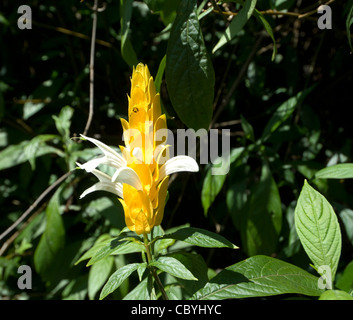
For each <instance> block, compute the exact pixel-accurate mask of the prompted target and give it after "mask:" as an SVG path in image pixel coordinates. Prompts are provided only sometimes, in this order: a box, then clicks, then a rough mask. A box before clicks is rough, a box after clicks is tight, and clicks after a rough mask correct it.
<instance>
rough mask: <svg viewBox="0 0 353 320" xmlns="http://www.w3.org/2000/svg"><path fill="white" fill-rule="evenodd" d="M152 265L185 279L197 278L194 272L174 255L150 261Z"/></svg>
mask: <svg viewBox="0 0 353 320" xmlns="http://www.w3.org/2000/svg"><path fill="white" fill-rule="evenodd" d="M150 266H151V267H152V266H153V267H156V268H157V269H159V270H162V271H164V272H167V273H169V274H171V275H172V276H174V277H177V278H181V279H185V280H197V278H195V277H194V276H193V274H192V273H191V272H190V271H189V270H188V269H187V268H186V267H185V266H184V265H183V264H182V263H181V262H180V261H179V260H177V259H175V258H173V257H166V256H161V257H159V258H158V259H157V260H156V261H153V262H151V263H150Z"/></svg>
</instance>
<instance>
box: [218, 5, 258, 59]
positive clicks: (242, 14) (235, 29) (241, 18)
mask: <svg viewBox="0 0 353 320" xmlns="http://www.w3.org/2000/svg"><path fill="white" fill-rule="evenodd" d="M256 2H257V0H246V2H245V4H244V7H243V8H242V9H241V10H240V11H239V13H238V14H237V15H236V16H235V17H234V18H233V20H232V22H231V23H230V25H229V26H228V28H227V29H226V31H225V32H224V34H223V35H222V36H221V38H220V39H219V41H218V43H217V44H216V45H215V47H214V48H213V50H212V53H215V52H216V51H217V50H218V49H219V48H221V47H222V46H224V45H225V44H226V43H227V42H229V41H231V40H232V39H234V38H235V36H236V35H237V34H238V33H239V32H240V31H241V30H242V29H243V27H244V26H245V24H246V22H247V21H248V20H249V19H250V17H251V15H252V13H253V11H254V9H255V5H256Z"/></svg>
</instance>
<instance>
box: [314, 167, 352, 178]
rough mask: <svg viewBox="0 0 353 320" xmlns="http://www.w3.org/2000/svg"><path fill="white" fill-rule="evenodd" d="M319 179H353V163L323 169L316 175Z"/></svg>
mask: <svg viewBox="0 0 353 320" xmlns="http://www.w3.org/2000/svg"><path fill="white" fill-rule="evenodd" d="M315 178H319V179H349V178H353V163H340V164H335V165H333V166H330V167H327V168H324V169H321V170H320V171H318V172H316V173H315Z"/></svg>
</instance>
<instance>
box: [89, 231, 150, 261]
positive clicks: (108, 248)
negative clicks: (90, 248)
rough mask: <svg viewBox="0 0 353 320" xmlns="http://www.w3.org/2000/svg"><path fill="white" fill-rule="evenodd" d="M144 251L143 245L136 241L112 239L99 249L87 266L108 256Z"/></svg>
mask: <svg viewBox="0 0 353 320" xmlns="http://www.w3.org/2000/svg"><path fill="white" fill-rule="evenodd" d="M143 251H145V247H144V245H143V244H142V243H141V242H139V241H138V240H136V241H130V239H127V238H126V237H123V238H117V239H113V240H112V241H110V242H108V243H106V244H105V245H104V246H102V248H100V249H99V250H98V251H97V252H96V253H95V254H94V255H93V256H92V258H91V260H90V261H88V263H87V266H90V265H93V264H94V263H96V262H98V261H100V260H101V259H103V258H105V257H107V256H109V255H118V254H127V253H133V252H143Z"/></svg>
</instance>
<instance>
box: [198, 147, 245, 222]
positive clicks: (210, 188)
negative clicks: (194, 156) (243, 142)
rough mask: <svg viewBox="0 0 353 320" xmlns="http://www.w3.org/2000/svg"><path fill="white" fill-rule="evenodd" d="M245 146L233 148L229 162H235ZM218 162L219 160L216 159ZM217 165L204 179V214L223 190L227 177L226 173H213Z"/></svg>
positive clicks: (202, 194)
mask: <svg viewBox="0 0 353 320" xmlns="http://www.w3.org/2000/svg"><path fill="white" fill-rule="evenodd" d="M243 151H244V148H243V147H239V148H235V149H233V150H232V152H231V154H230V158H229V164H232V163H233V162H235V161H236V160H237V159H238V158H239V157H240V156H241V154H242V153H243ZM215 163H218V160H215ZM214 167H217V165H212V166H211V167H210V168H209V169H208V170H207V173H206V177H205V179H204V181H203V185H202V191H201V202H202V206H203V209H204V214H205V215H207V212H208V209H209V208H210V206H211V205H212V203H213V202H214V200H215V199H216V197H217V195H218V194H219V192H220V191H221V189H222V187H223V184H224V181H225V179H226V177H227V175H225V174H220V175H215V174H213V168H214Z"/></svg>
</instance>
